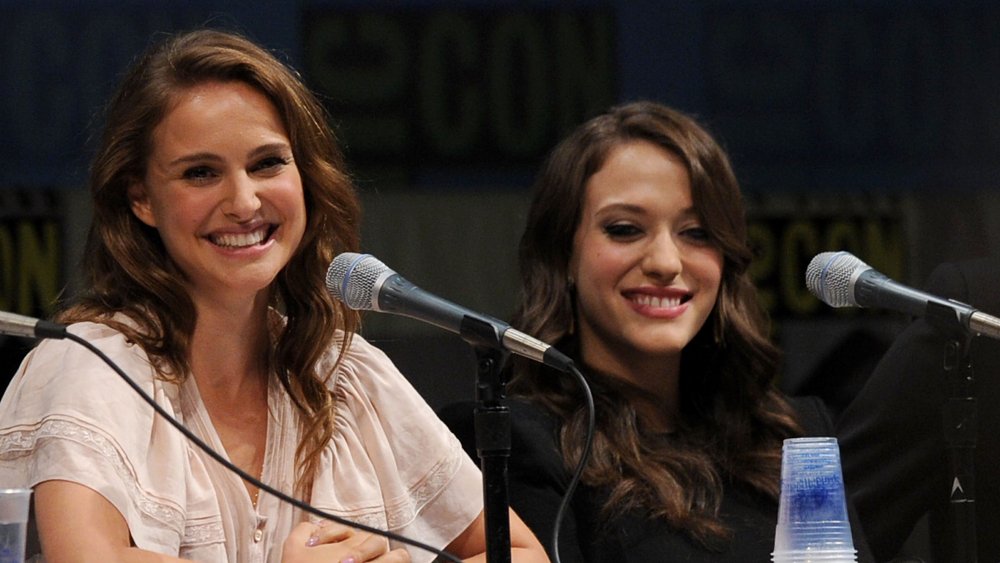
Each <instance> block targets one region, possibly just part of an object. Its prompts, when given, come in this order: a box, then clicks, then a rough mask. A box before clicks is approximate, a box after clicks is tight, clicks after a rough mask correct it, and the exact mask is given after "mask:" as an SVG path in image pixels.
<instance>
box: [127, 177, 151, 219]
mask: <svg viewBox="0 0 1000 563" xmlns="http://www.w3.org/2000/svg"><path fill="white" fill-rule="evenodd" d="M128 202H129V206H131V208H132V214H133V215H135V216H136V217H137V218H138V219H139V220H140V221H142V222H143V223H145V224H147V225H149V226H150V227H153V228H154V229H155V228H156V217H155V216H154V215H153V209H152V206H151V205H150V204H149V195H148V194H147V193H146V186H145V185H144V184H143V183H142V180H134V181H133V182H132V183H131V184H129V186H128Z"/></svg>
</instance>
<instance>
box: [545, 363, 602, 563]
mask: <svg viewBox="0 0 1000 563" xmlns="http://www.w3.org/2000/svg"><path fill="white" fill-rule="evenodd" d="M569 373H572V374H573V376H574V377H576V379H577V382H579V384H580V389H581V390H582V391H583V395H584V400H585V402H586V408H587V434H586V437H585V438H584V442H583V451H582V452H581V454H580V461H578V462H577V464H576V469H575V470H574V471H573V476H572V477H571V478H570V480H569V485H568V486H567V487H566V493H565V494H564V495H563V498H562V502H560V503H559V510H558V512H556V520H555V523H554V526H553V528H552V558H553V559H554V560H555V563H562V560H561V559H560V558H559V530H560V529H561V528H562V523H563V520H565V518H566V510H567V508H568V507H569V502H570V500H571V499H572V498H573V492H574V491H576V487H577V485H579V483H580V477H581V476H582V475H583V469H584V468H585V467H586V466H587V459H588V458H589V457H590V448H591V446H592V445H593V443H594V420H595V419H596V418H597V415H596V414H595V412H594V396H593V394H592V393H591V391H590V385H589V384H588V383H587V379H586V378H585V377H584V376H583V373H581V372H580V370H579V368H577V367H576V365H570V368H569Z"/></svg>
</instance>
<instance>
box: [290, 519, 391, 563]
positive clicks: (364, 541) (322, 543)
mask: <svg viewBox="0 0 1000 563" xmlns="http://www.w3.org/2000/svg"><path fill="white" fill-rule="evenodd" d="M281 561H282V563H309V562H313V561H317V562H319V561H322V562H324V563H330V562H333V563H338V562H339V563H367V562H371V563H409V562H410V554H409V553H407V551H406V550H405V549H402V548H399V549H393V550H392V551H390V550H389V541H388V540H386V538H384V537H382V536H379V535H376V534H372V533H369V532H362V531H360V530H355V529H354V528H351V527H349V526H344V525H343V524H338V523H336V522H326V521H324V522H321V523H320V524H319V525H317V524H310V523H308V522H303V523H301V524H299V525H297V526H296V527H295V528H294V529H292V533H290V534H288V538H286V539H285V544H284V547H283V551H282V555H281Z"/></svg>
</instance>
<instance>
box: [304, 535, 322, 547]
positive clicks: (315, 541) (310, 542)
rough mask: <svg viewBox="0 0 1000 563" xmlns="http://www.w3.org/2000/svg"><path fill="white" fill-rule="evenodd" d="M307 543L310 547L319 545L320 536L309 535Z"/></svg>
mask: <svg viewBox="0 0 1000 563" xmlns="http://www.w3.org/2000/svg"><path fill="white" fill-rule="evenodd" d="M306 545H307V546H309V547H315V546H317V545H319V538H317V537H316V536H309V539H307V540H306Z"/></svg>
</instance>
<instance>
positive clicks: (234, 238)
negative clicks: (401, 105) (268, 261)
mask: <svg viewBox="0 0 1000 563" xmlns="http://www.w3.org/2000/svg"><path fill="white" fill-rule="evenodd" d="M268 230H269V228H268V227H266V226H265V227H261V228H259V229H256V230H254V231H251V232H249V233H222V234H214V235H212V236H211V237H210V239H211V241H212V243H214V244H216V245H218V246H225V247H228V248H243V247H246V246H253V245H255V244H260V243H262V242H264V240H265V239H266V238H267V233H268Z"/></svg>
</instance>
